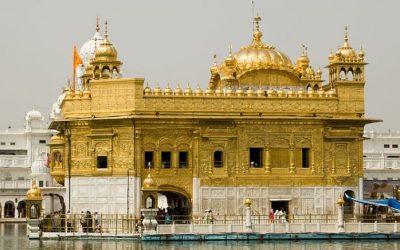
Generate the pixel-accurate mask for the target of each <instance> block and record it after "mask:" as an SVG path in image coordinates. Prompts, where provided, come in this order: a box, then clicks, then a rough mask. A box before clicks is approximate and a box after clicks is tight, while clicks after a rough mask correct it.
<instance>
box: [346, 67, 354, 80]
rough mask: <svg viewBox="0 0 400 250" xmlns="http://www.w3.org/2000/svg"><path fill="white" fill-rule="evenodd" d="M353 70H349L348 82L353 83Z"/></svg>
mask: <svg viewBox="0 0 400 250" xmlns="http://www.w3.org/2000/svg"><path fill="white" fill-rule="evenodd" d="M353 77H354V76H353V69H351V68H350V69H349V71H348V72H347V80H349V81H353Z"/></svg>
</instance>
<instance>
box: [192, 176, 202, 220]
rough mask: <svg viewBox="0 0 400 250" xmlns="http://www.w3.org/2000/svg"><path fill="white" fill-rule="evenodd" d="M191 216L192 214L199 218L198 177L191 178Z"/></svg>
mask: <svg viewBox="0 0 400 250" xmlns="http://www.w3.org/2000/svg"><path fill="white" fill-rule="evenodd" d="M192 214H193V216H201V212H200V179H199V178H198V177H193V197H192Z"/></svg>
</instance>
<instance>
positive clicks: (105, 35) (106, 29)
mask: <svg viewBox="0 0 400 250" xmlns="http://www.w3.org/2000/svg"><path fill="white" fill-rule="evenodd" d="M104 25H105V30H104V38H105V39H107V38H108V27H107V26H108V22H107V20H106V21H105V23H104Z"/></svg>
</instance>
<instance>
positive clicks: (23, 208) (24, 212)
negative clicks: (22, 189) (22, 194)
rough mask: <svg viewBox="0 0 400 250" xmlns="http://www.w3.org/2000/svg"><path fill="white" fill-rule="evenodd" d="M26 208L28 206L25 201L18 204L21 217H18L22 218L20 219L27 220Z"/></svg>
mask: <svg viewBox="0 0 400 250" xmlns="http://www.w3.org/2000/svg"><path fill="white" fill-rule="evenodd" d="M25 206H26V202H25V200H22V201H20V202H18V206H17V210H18V212H19V216H18V217H20V218H25V217H26V210H25Z"/></svg>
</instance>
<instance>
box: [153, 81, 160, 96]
mask: <svg viewBox="0 0 400 250" xmlns="http://www.w3.org/2000/svg"><path fill="white" fill-rule="evenodd" d="M154 95H162V90H161V88H160V85H158V83H157V86H156V87H155V88H154Z"/></svg>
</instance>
